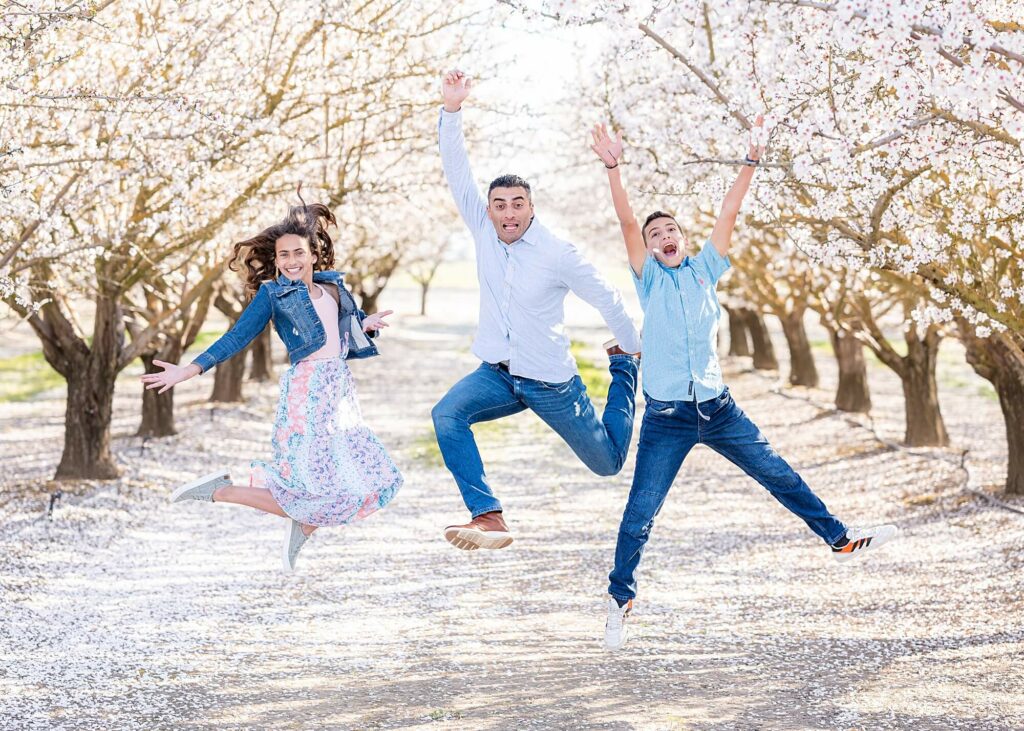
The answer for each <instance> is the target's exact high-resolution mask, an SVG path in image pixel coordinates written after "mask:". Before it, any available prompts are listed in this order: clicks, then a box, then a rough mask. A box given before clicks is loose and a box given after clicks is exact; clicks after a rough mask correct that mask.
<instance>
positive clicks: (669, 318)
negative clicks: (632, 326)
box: [630, 239, 730, 402]
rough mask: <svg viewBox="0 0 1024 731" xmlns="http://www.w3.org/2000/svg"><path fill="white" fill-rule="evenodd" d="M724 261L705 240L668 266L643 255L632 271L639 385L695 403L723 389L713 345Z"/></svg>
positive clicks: (659, 394)
mask: <svg viewBox="0 0 1024 731" xmlns="http://www.w3.org/2000/svg"><path fill="white" fill-rule="evenodd" d="M729 266H730V264H729V258H728V257H725V256H722V255H721V254H719V253H718V250H717V249H716V248H715V247H714V244H712V243H711V239H708V240H707V241H706V242H704V247H703V248H702V249H701V250H700V253H699V254H697V256H692V257H691V256H688V257H686V258H685V259H684V260H683V263H682V264H680V265H679V266H678V267H676V268H674V269H673V268H669V267H667V266H665V265H664V264H662V263H661V262H660V261H658V260H657V259H655V258H654V257H653V256H648V257H647V259H645V260H644V266H643V269H641V270H640V276H639V277H637V276H636V273H635V272H633V284H635V285H636V293H637V295H639V297H640V305H641V307H643V310H644V355H643V360H641V363H640V367H641V371H642V373H643V376H642V377H643V388H644V392H646V393H648V394H650V395H651V396H652V397H654V398H656V399H658V400H659V401H693V400H694V399H696V400H697V401H698V402H701V401H707V400H708V399H713V398H715V397H717V396H719V395H721V393H722V391H723V390H725V384H724V383H723V382H722V367H721V366H720V365H719V363H718V354H717V352H716V350H715V345H716V342H717V340H716V336H717V334H718V320H719V317H720V316H721V307H720V305H719V304H718V295H717V294H716V293H715V287H716V285H717V284H718V280H719V278H720V277H721V276H722V274H724V273H725V271H726V270H727V269H728V268H729ZM630 271H631V272H632V271H633V270H632V267H631V268H630Z"/></svg>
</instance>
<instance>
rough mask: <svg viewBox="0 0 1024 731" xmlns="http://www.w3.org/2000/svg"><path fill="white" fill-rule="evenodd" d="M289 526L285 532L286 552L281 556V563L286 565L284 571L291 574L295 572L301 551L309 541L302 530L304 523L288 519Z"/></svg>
mask: <svg viewBox="0 0 1024 731" xmlns="http://www.w3.org/2000/svg"><path fill="white" fill-rule="evenodd" d="M287 520H288V525H287V527H286V528H285V532H284V551H283V553H282V555H281V562H282V564H283V565H284V570H285V571H287V572H288V573H291V572H292V571H294V570H295V561H296V559H298V557H299V551H301V550H302V547H303V546H304V545H305V543H306V541H308V540H309V536H307V535H306V534H305V533H304V532H303V530H302V523H300V522H299V521H297V520H293V519H292V518H288V519H287Z"/></svg>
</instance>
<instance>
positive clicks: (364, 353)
mask: <svg viewBox="0 0 1024 731" xmlns="http://www.w3.org/2000/svg"><path fill="white" fill-rule="evenodd" d="M342 275H343V273H342V272H335V271H324V272H313V281H314V282H317V283H322V284H333V285H335V286H336V287H337V290H338V298H339V300H340V302H339V306H338V332H339V333H340V334H341V338H342V342H343V343H344V340H345V335H346V334H348V354H347V355H346V356H345V357H346V358H369V357H370V356H373V355H377V346H376V345H374V344H373V342H371V341H370V337H373V335H371V336H369V337H368V336H367V334H366V333H364V332H363V318H365V317H366V313H365V312H363V311H362V310H360V309H359V308H358V307H357V306H356V302H355V300H354V299H353V298H352V295H351V293H349V291H348V290H347V289H346V288H345V285H344V284H342ZM324 294H325V295H326V296H328V297H330V296H331V295H330V293H328V292H325V293H324ZM268 321H272V322H273V323H274V329H275V330H277V334H278V335H279V336H280V337H281V340H282V341H283V342H284V345H285V347H286V348H288V360H289V361H290V362H291V363H292V364H293V365H294V364H295V363H297V362H299V361H300V360H302V359H303V358H305V357H306V356H308V355H311V354H313V353H315V352H316V351H318V350H320V348H322V347H323V346H324V345H326V344H327V333H326V332H325V331H324V326H323V323H321V322H320V317H319V315H317V314H316V310H315V309H314V307H313V300H311V299H310V297H309V290H308V289H307V287H306V284H305V282H303V281H302V280H298V281H292V280H290V279H288V278H287V277H285V276H284V275H283V274H282V275H281V276H280V277H278V278H277V279H276V280H268V281H266V282H263V284H262V285H260V288H259V290H258V291H257V292H256V296H255V297H253V298H252V302H250V303H249V304H248V305H247V306H246V308H245V310H244V311H243V312H242V316H241V317H239V318H238V322H236V323H235V324H234V326H233V327H232V328H231V329H230V330H228V331H227V332H226V333H224V335H222V336H221V337H220V338H218V339H217V342H215V343H214V344H213V345H211V346H210V347H209V348H207V349H206V351H205V352H203V353H200V354H199V355H198V356H197V357H196V359H195V360H193V361H192V362H193V363H195V364H196V365H197V366H199V367H200V368H201V369H202V371H203V373H206V371H208V370H210V369H211V368H213V367H214V366H215V365H217V364H218V363H222V362H223V361H225V360H227V359H228V358H230V357H231V356H233V355H235V354H237V353H240V352H241V351H242V350H244V349H245V346H247V345H248V344H249V343H251V342H252V341H253V339H254V338H255V337H256V336H257V335H259V334H260V333H261V332H263V329H264V328H265V327H266V326H267V322H268Z"/></svg>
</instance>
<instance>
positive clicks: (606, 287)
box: [559, 244, 640, 353]
mask: <svg viewBox="0 0 1024 731" xmlns="http://www.w3.org/2000/svg"><path fill="white" fill-rule="evenodd" d="M559 272H560V274H561V279H562V282H563V283H564V284H565V286H567V287H568V288H569V289H571V290H572V291H573V292H575V293H576V294H577V295H578V296H579V298H580V299H582V300H583V301H584V302H586V303H587V304H589V305H591V306H592V307H594V308H595V309H596V310H597V311H598V312H600V313H601V317H602V318H603V319H604V321H605V323H607V325H608V328H609V329H610V330H611V331H612V334H613V335H614V336H615V338H616V339H617V340H618V341H619V347H620V348H622V349H623V350H624V351H626V352H627V353H639V352H640V333H639V332H637V329H636V326H635V325H634V324H633V320H632V319H630V317H629V314H628V313H627V312H626V308H625V306H624V305H623V303H622V294H621V293H620V292H619V290H617V289H615V287H613V286H611V285H610V284H608V282H607V281H606V280H605V279H604V277H602V276H601V274H600V272H598V271H597V269H596V268H595V267H594V265H593V264H591V263H590V262H588V261H587V260H586V259H584V258H583V257H582V256H581V255H580V253H579V251H577V250H576V247H575V246H573V245H572V244H567V245H566V250H565V252H564V253H563V254H562V257H561V261H560V266H559Z"/></svg>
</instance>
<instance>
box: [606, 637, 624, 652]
mask: <svg viewBox="0 0 1024 731" xmlns="http://www.w3.org/2000/svg"><path fill="white" fill-rule="evenodd" d="M627 639H629V635H626V634H624V635H622V642H620V643H619V644H617V645H609V644H608V639H607V638H605V641H604V649H606V650H608V651H609V652H615V651H616V650H621V649H622V648H623V647H625V646H626V640H627Z"/></svg>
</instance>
